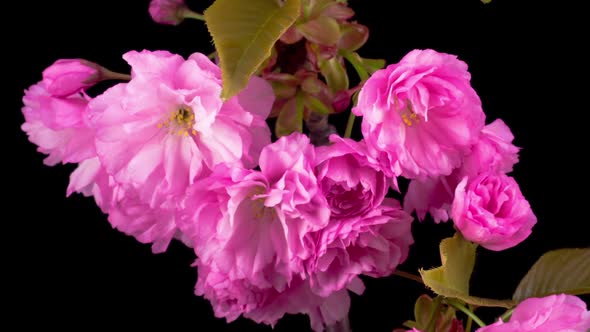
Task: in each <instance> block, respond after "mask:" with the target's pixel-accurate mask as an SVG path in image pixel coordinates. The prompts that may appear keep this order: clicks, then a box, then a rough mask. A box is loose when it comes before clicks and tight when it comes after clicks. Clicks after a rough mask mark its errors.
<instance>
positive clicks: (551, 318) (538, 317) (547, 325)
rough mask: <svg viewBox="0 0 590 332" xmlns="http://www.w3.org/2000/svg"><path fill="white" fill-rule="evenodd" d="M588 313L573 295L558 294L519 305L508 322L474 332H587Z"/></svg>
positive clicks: (527, 300) (589, 328)
mask: <svg viewBox="0 0 590 332" xmlns="http://www.w3.org/2000/svg"><path fill="white" fill-rule="evenodd" d="M588 331H590V311H588V309H587V308H586V303H584V301H582V300H580V299H579V298H577V297H575V296H573V295H567V294H559V295H550V296H547V297H543V298H530V299H526V300H524V301H523V302H521V303H520V304H519V305H518V306H517V307H516V309H514V313H513V314H512V317H511V318H510V321H508V322H502V321H501V320H500V321H498V322H496V323H495V324H492V325H489V326H485V327H482V328H479V329H477V331H476V332H588Z"/></svg>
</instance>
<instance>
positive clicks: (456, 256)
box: [420, 233, 514, 308]
mask: <svg viewBox="0 0 590 332" xmlns="http://www.w3.org/2000/svg"><path fill="white" fill-rule="evenodd" d="M476 247H477V246H476V245H475V244H473V243H471V242H469V241H467V240H465V239H464V238H463V237H462V236H461V234H459V233H456V234H455V236H453V237H452V238H447V239H444V240H442V242H441V243H440V256H441V261H442V266H440V267H437V268H434V269H431V270H423V269H420V275H421V276H422V279H423V280H424V284H426V286H428V287H429V288H430V289H432V291H434V292H435V293H436V294H439V295H442V296H445V297H452V298H457V299H460V300H462V301H464V302H466V303H469V304H473V305H477V306H485V307H504V308H510V307H512V306H513V305H514V303H513V302H512V301H511V300H494V299H486V298H481V297H476V296H471V295H469V279H470V278H471V273H472V272H473V266H474V265H475V249H476Z"/></svg>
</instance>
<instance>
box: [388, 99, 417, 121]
mask: <svg viewBox="0 0 590 332" xmlns="http://www.w3.org/2000/svg"><path fill="white" fill-rule="evenodd" d="M393 98H394V107H395V109H396V110H398V112H399V114H400V116H401V118H402V121H403V123H405V124H406V126H408V127H411V126H413V125H414V123H417V122H420V117H419V116H418V114H416V113H415V112H414V110H413V109H412V102H411V101H410V100H409V99H408V100H406V107H404V108H401V109H400V108H398V99H397V96H394V97H393Z"/></svg>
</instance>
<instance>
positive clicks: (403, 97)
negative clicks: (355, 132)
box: [353, 50, 485, 179]
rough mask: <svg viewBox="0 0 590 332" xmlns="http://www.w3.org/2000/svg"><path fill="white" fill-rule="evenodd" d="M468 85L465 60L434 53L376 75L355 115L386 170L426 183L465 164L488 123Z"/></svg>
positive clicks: (416, 54)
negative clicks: (468, 154)
mask: <svg viewBox="0 0 590 332" xmlns="http://www.w3.org/2000/svg"><path fill="white" fill-rule="evenodd" d="M469 81H470V74H469V72H468V71H467V65H466V64H465V63H464V62H462V61H460V60H458V59H457V57H456V56H453V55H449V54H444V53H438V52H436V51H433V50H414V51H412V52H410V53H408V54H407V55H406V56H405V57H404V58H403V59H402V60H401V61H400V62H399V63H397V64H394V65H390V66H388V67H387V68H385V69H382V70H379V71H377V72H375V73H374V74H373V75H372V76H371V78H370V79H369V80H368V81H367V82H366V83H365V85H364V86H363V88H362V89H361V92H360V94H359V100H358V104H357V106H356V107H355V108H354V109H353V111H354V112H355V114H357V115H362V116H363V122H362V132H363V136H364V138H365V140H366V142H367V146H369V148H370V149H372V150H373V151H374V153H375V154H376V156H377V157H378V159H379V160H380V161H381V163H382V165H383V169H384V170H385V171H387V172H389V173H390V174H392V175H403V176H405V177H408V178H422V179H423V178H425V177H436V176H439V175H449V174H451V172H452V171H453V169H455V168H457V167H459V166H460V165H461V161H462V158H463V156H464V155H465V154H466V153H468V152H469V150H470V148H471V146H472V145H473V144H474V143H476V142H477V139H478V137H479V134H480V131H481V129H482V128H483V126H484V121H485V115H484V113H483V111H482V108H481V101H480V99H479V97H478V96H477V94H476V93H475V91H474V90H473V88H472V87H471V85H470V82H469Z"/></svg>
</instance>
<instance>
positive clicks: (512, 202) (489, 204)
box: [451, 173, 537, 251]
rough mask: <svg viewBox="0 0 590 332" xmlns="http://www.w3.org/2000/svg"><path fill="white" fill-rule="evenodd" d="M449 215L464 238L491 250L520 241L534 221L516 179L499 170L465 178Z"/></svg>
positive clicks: (524, 237)
mask: <svg viewBox="0 0 590 332" xmlns="http://www.w3.org/2000/svg"><path fill="white" fill-rule="evenodd" d="M451 217H452V218H453V222H454V223H455V226H456V227H457V228H458V229H459V231H461V233H462V234H463V236H464V237H465V238H466V239H468V240H470V241H473V242H475V243H479V244H481V245H482V246H483V247H484V248H487V249H489V250H494V251H500V250H504V249H507V248H511V247H513V246H515V245H517V244H518V243H520V242H522V241H523V240H524V239H526V238H527V237H528V236H529V235H530V234H531V229H532V228H533V226H534V225H535V224H536V223H537V218H536V217H535V215H534V214H533V211H532V210H531V206H530V205H529V203H528V202H527V200H526V199H525V198H524V196H523V195H522V193H521V192H520V188H519V187H518V184H517V183H516V181H515V180H514V179H513V178H511V177H509V176H507V175H505V174H498V173H482V174H480V175H479V176H477V177H475V178H473V179H468V178H467V177H465V178H464V179H463V180H462V181H461V182H460V183H459V185H457V188H456V189H455V198H454V200H453V205H452V208H451Z"/></svg>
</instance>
